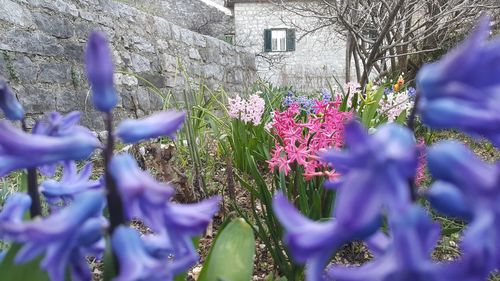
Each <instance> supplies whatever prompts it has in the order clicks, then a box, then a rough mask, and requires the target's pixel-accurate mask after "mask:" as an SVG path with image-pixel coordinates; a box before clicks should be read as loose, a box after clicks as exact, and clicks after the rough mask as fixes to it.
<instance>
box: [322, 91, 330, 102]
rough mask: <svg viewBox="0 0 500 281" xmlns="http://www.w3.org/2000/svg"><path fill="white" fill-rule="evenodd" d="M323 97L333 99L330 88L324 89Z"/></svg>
mask: <svg viewBox="0 0 500 281" xmlns="http://www.w3.org/2000/svg"><path fill="white" fill-rule="evenodd" d="M321 99H322V100H324V101H330V100H331V99H332V93H331V92H330V91H329V90H328V89H322V90H321Z"/></svg>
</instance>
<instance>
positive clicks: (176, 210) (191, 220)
mask: <svg viewBox="0 0 500 281" xmlns="http://www.w3.org/2000/svg"><path fill="white" fill-rule="evenodd" d="M220 200H221V198H220V197H217V196H216V197H212V198H209V199H205V200H203V201H201V202H198V203H193V204H176V203H168V204H167V205H166V207H165V209H164V216H165V218H164V219H165V225H167V227H171V228H172V229H175V231H176V232H178V233H183V234H185V235H191V236H194V235H198V234H200V233H202V232H203V231H204V230H205V229H206V228H207V226H208V223H209V222H210V221H211V220H212V217H213V216H214V215H215V214H216V213H217V211H218V210H219V202H220Z"/></svg>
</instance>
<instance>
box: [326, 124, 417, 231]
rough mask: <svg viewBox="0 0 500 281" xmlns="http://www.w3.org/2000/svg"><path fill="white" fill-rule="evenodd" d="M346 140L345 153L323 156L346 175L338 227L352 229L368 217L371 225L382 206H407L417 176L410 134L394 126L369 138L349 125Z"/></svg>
mask: <svg viewBox="0 0 500 281" xmlns="http://www.w3.org/2000/svg"><path fill="white" fill-rule="evenodd" d="M345 139H346V144H347V146H348V149H347V150H346V151H339V150H335V149H334V150H330V151H327V152H325V153H323V154H322V155H321V157H322V159H323V160H324V161H325V162H327V163H331V164H332V165H333V166H334V167H335V169H336V170H337V171H339V172H340V173H341V174H343V176H342V178H341V182H342V184H341V186H340V187H339V191H338V194H337V199H336V202H337V203H336V204H335V209H336V212H335V215H336V217H337V218H338V220H339V223H341V224H346V225H349V224H351V223H352V222H353V221H359V220H364V218H365V216H366V221H367V222H370V221H372V220H373V218H375V217H376V216H378V215H379V213H380V212H379V210H380V208H381V207H382V204H384V205H385V206H386V207H389V209H390V210H391V209H395V210H397V209H398V208H399V207H400V206H406V205H408V204H409V203H410V202H411V198H410V193H409V186H408V184H409V182H410V179H412V178H413V177H414V175H415V172H416V168H417V153H418V151H417V147H416V144H415V140H414V137H413V135H412V133H411V131H410V130H408V129H407V128H405V127H402V126H399V125H397V124H392V123H391V124H386V125H383V126H380V127H378V129H377V131H376V132H375V133H374V134H373V135H368V134H367V132H366V131H365V130H364V128H363V127H362V126H361V124H359V123H358V122H355V121H353V122H350V123H348V124H347V125H346V131H345ZM369 218H371V219H369Z"/></svg>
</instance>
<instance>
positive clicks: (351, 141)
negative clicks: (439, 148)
mask: <svg viewBox="0 0 500 281" xmlns="http://www.w3.org/2000/svg"><path fill="white" fill-rule="evenodd" d="M345 138H346V144H347V145H348V147H349V149H348V150H347V151H343V152H342V151H338V150H330V151H328V152H325V153H323V154H322V155H321V157H322V159H323V160H324V161H325V162H328V163H332V164H333V165H334V166H335V169H336V170H338V171H339V172H341V173H342V174H343V177H342V179H341V183H340V184H339V185H340V186H339V187H338V192H337V196H336V199H335V200H336V201H335V208H334V211H333V217H334V218H335V220H334V221H331V222H326V223H325V222H324V223H318V222H312V221H310V220H308V219H307V218H305V217H303V216H302V215H300V213H298V211H297V210H295V208H294V207H293V206H292V205H290V204H289V203H288V202H287V201H286V199H284V198H283V197H282V196H281V195H278V196H277V197H276V199H275V201H274V212H275V213H276V215H277V216H278V219H279V220H280V222H281V223H282V224H283V226H284V227H285V229H286V234H285V243H286V244H287V245H288V246H289V247H290V250H291V252H292V256H293V258H294V260H296V261H298V262H300V263H304V262H305V263H306V268H307V273H306V274H307V280H321V276H322V272H323V269H324V267H325V266H326V265H327V264H328V261H329V258H330V257H331V255H332V254H333V253H334V251H335V250H336V249H337V248H338V247H339V246H340V245H342V244H343V243H345V242H347V241H350V240H359V239H364V238H366V237H368V236H370V235H372V234H373V233H374V232H375V231H376V230H377V229H378V227H379V226H380V222H381V213H382V209H383V208H384V207H386V208H387V209H388V210H389V211H390V212H395V213H397V212H399V210H400V209H401V208H403V207H405V206H407V205H409V204H410V203H411V198H410V194H409V186H408V185H409V182H410V179H411V178H412V177H413V176H414V174H415V171H416V168H417V150H416V145H415V141H414V139H413V136H412V134H411V132H410V131H409V130H407V129H406V128H404V127H401V126H399V125H396V124H388V125H384V126H381V127H379V128H378V130H377V132H376V133H375V134H374V135H371V136H370V135H368V134H367V133H366V132H365V131H364V129H363V128H362V126H361V124H359V123H358V122H351V123H349V124H347V126H346V131H345Z"/></svg>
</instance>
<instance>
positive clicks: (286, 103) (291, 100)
mask: <svg viewBox="0 0 500 281" xmlns="http://www.w3.org/2000/svg"><path fill="white" fill-rule="evenodd" d="M294 103H295V99H294V97H291V96H290V97H289V96H286V97H285V98H284V99H283V105H284V106H290V105H292V104H294Z"/></svg>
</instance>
